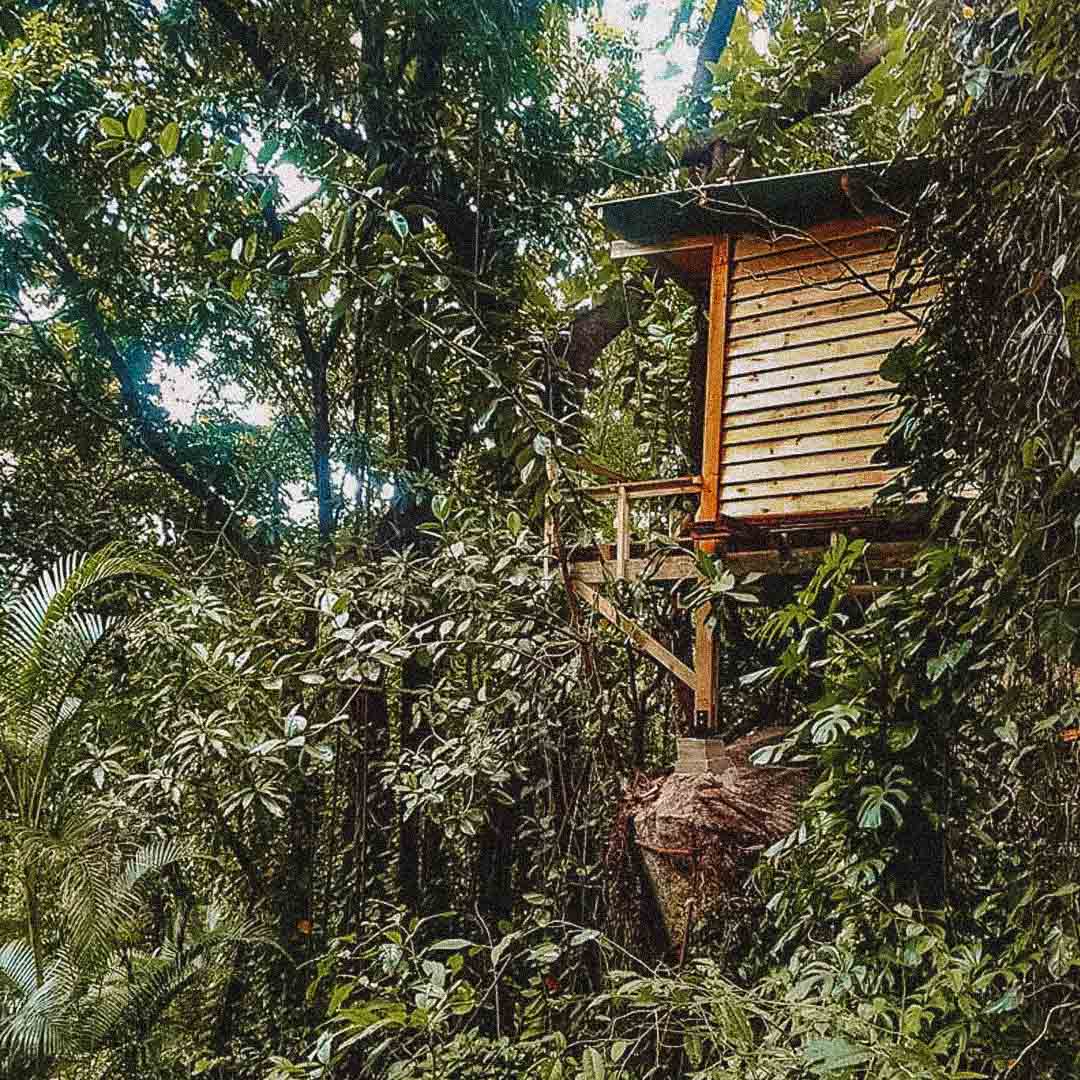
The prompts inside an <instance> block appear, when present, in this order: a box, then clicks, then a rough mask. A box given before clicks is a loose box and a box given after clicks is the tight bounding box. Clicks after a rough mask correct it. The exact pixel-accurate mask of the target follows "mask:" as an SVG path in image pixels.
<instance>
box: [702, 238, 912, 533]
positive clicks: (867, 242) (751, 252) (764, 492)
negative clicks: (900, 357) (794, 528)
mask: <svg viewBox="0 0 1080 1080" xmlns="http://www.w3.org/2000/svg"><path fill="white" fill-rule="evenodd" d="M811 237H812V238H811ZM811 237H806V236H803V237H788V238H784V239H780V240H777V241H776V242H769V241H767V240H762V239H759V238H756V237H739V238H738V239H736V240H735V242H734V245H733V248H732V250H731V254H730V262H727V260H723V261H724V262H727V265H726V267H725V268H724V269H725V270H726V273H724V278H725V279H726V280H725V284H726V295H725V296H724V297H723V298H722V299H721V302H720V304H719V305H717V303H716V300H717V297H716V289H715V288H714V289H713V305H714V306H713V318H714V320H715V316H716V315H717V314H719V315H720V316H721V320H722V324H721V325H722V329H721V326H720V325H718V326H717V327H716V328H715V329H714V330H713V332H712V334H711V340H710V344H711V345H712V344H714V343H715V344H716V345H719V346H720V347H721V348H722V350H723V352H722V357H723V358H722V360H720V362H719V363H717V359H719V358H713V357H710V368H711V369H715V368H719V369H720V371H722V373H723V374H722V380H723V402H722V407H721V408H720V410H719V413H720V416H721V417H722V425H720V431H719V433H718V434H719V447H718V449H714V450H713V456H715V457H718V458H719V468H718V475H717V478H716V502H715V503H714V504H713V505H715V507H716V510H717V512H718V513H719V514H723V515H726V516H731V517H757V516H762V515H769V514H793V513H801V512H804V511H805V512H813V511H821V510H849V509H856V508H860V507H865V506H869V505H870V503H871V502H872V500H873V497H874V494H875V492H876V491H877V489H878V488H879V487H880V486H881V485H882V484H883V483H884V482H885V481H886V480H887V479H888V478H889V475H890V473H889V472H888V471H887V470H884V469H881V468H880V467H877V466H875V465H873V464H871V461H870V459H871V456H872V455H873V453H874V451H875V450H876V449H877V448H878V447H879V446H880V445H881V443H882V442H883V440H884V435H885V431H886V428H887V426H888V424H889V422H890V421H891V420H892V419H893V418H894V417H895V415H896V409H895V406H894V401H893V396H892V392H891V386H890V384H889V383H886V382H885V381H884V380H883V379H881V377H880V376H879V375H878V369H879V367H880V365H881V361H882V359H883V358H884V356H885V354H886V353H888V351H889V350H890V349H891V348H892V347H893V346H894V345H895V344H897V343H898V342H899V341H902V340H904V339H906V338H912V337H914V336H916V334H917V333H918V320H919V318H920V316H921V314H922V312H923V310H924V309H925V307H926V305H927V303H928V302H929V300H930V299H931V292H932V290H930V289H923V290H921V291H920V292H918V293H916V294H915V295H914V296H913V297H912V299H911V301H910V302H909V303H908V304H907V305H906V306H905V308H904V310H902V311H895V310H893V311H890V310H889V305H890V297H889V274H890V271H891V268H892V264H893V259H894V256H895V252H894V238H895V234H894V232H893V230H891V229H890V228H889V227H888V226H887V224H885V223H884V222H882V221H868V220H866V219H862V220H859V221H854V222H827V223H825V224H824V225H821V226H817V227H815V229H814V230H812V233H811ZM721 243H724V242H723V241H721V242H720V243H718V244H717V247H718V248H719V247H720V245H721ZM725 254H726V252H725ZM718 261H721V260H716V261H714V268H715V267H716V262H718ZM721 320H716V321H717V322H718V323H721ZM710 351H711V350H710ZM711 373H712V371H710V374H711ZM710 389H713V387H710ZM708 428H709V425H708V424H707V425H706V430H707V432H708V434H707V436H706V437H707V438H708V439H710V442H711V439H712V438H715V437H716V435H714V434H713V433H712V432H709V431H708ZM714 431H715V427H714ZM712 445H713V446H714V447H715V445H716V444H715V443H713V444H712ZM709 449H710V443H709V442H707V443H706V447H705V450H706V453H705V458H706V460H707V459H708V458H709V457H710V454H709V452H708V451H709ZM706 483H708V475H707V474H706ZM703 501H704V500H703ZM709 509H711V507H710V508H709ZM702 510H703V512H704V511H705V510H706V507H705V506H704V505H703V507H702ZM710 516H713V515H710ZM704 517H705V514H704V513H703V514H702V518H704Z"/></svg>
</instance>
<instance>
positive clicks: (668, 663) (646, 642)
mask: <svg viewBox="0 0 1080 1080" xmlns="http://www.w3.org/2000/svg"><path fill="white" fill-rule="evenodd" d="M572 585H573V589H574V592H576V593H577V594H578V596H580V597H581V598H582V600H584V601H585V603H587V604H588V605H589V606H590V607H591V608H593V610H594V611H596V612H598V613H599V614H600V615H603V617H604V618H605V619H607V621H608V622H610V623H611V624H612V625H613V626H615V627H616V628H617V629H619V630H621V631H622V632H623V633H624V634H626V636H627V637H628V638H629V639H630V640H631V641H632V642H633V643H634V644H635V645H637V646H638V648H640V649H641V650H642V651H643V652H645V653H647V654H648V655H649V656H651V657H652V658H653V659H654V660H655V661H656V662H657V663H658V664H660V665H661V666H662V667H664V668H666V669H667V670H668V671H670V672H671V674H672V675H674V676H675V677H676V678H677V679H681V680H682V682H684V683H685V684H686V685H687V686H689V687H690V688H691V689H693V688H694V686H695V684H696V679H695V676H694V670H693V668H691V667H689V666H688V665H687V664H684V663H683V662H682V661H681V660H680V659H679V658H678V657H677V656H676V655H675V654H674V653H673V652H672V651H671V650H670V649H667V648H665V647H664V646H663V645H661V644H660V642H659V641H657V640H656V638H654V637H653V636H652V635H651V634H649V633H648V632H647V631H646V630H644V629H642V628H641V627H640V626H638V624H637V623H636V622H634V620H633V619H631V618H630V617H629V616H628V615H624V614H623V613H622V612H621V611H620V610H619V609H618V608H617V607H616V606H615V605H614V604H613V603H612V602H611V601H610V600H608V599H607V598H606V597H603V596H601V595H600V594H599V593H598V592H597V591H596V590H595V589H594V588H592V586H591V585H586V584H585V583H584V582H583V581H578V580H576V579H575V580H574V581H573V582H572Z"/></svg>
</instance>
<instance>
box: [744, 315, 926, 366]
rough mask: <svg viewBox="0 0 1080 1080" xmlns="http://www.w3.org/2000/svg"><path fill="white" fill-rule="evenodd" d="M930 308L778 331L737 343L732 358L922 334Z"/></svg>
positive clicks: (865, 316) (864, 316) (862, 316)
mask: <svg viewBox="0 0 1080 1080" xmlns="http://www.w3.org/2000/svg"><path fill="white" fill-rule="evenodd" d="M926 306H927V305H926V304H915V305H912V306H910V307H906V308H904V310H903V311H885V312H881V314H877V315H860V316H856V317H855V318H853V319H843V320H835V321H833V322H829V323H817V324H812V325H809V326H794V327H792V328H791V329H790V330H778V331H776V332H774V333H771V334H760V335H758V336H756V337H752V338H745V339H744V340H742V341H738V342H733V343H732V345H731V347H730V349H729V350H728V355H729V356H730V357H736V356H753V355H755V354H760V353H770V352H775V351H776V350H778V349H798V348H800V347H801V346H805V345H817V344H823V343H825V342H829V341H843V340H845V339H847V338H856V337H872V336H873V335H874V334H877V333H880V332H882V331H883V330H897V329H904V328H907V329H908V330H909V332H910V333H911V334H913V335H914V334H918V333H919V324H918V322H917V321H916V320H917V319H918V318H919V314H920V312H921V311H923V310H924V309H925V308H926Z"/></svg>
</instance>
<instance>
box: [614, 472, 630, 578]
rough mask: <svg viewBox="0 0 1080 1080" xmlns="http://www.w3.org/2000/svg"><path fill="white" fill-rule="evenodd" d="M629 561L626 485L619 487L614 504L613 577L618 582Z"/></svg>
mask: <svg viewBox="0 0 1080 1080" xmlns="http://www.w3.org/2000/svg"><path fill="white" fill-rule="evenodd" d="M629 561H630V497H629V495H627V493H626V485H625V484H620V485H619V494H618V501H617V502H616V504H615V576H616V577H617V578H618V579H619V580H620V581H622V580H624V579H625V577H626V564H627V563H628V562H629Z"/></svg>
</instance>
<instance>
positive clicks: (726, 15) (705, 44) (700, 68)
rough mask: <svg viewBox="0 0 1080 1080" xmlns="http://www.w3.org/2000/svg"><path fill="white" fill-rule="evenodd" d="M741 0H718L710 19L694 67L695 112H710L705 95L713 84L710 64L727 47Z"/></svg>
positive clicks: (692, 93) (692, 89)
mask: <svg viewBox="0 0 1080 1080" xmlns="http://www.w3.org/2000/svg"><path fill="white" fill-rule="evenodd" d="M739 2H740V0H717V4H716V7H715V8H714V9H713V14H712V18H711V19H710V20H709V26H708V28H707V29H706V31H705V37H704V38H703V39H702V42H701V48H700V50H699V51H698V58H697V64H696V65H695V67H694V81H693V82H692V83H691V84H690V94H691V96H692V98H693V105H692V110H693V113H694V114H699V113H701V112H704V113H706V114H708V105H707V103H706V102H705V96H706V95H707V94H708V93H709V90H710V89H711V88H712V84H713V77H712V72H711V71H710V70H709V65H710V64H715V63H716V61H717V60H719V59H720V56H721V54H722V53H723V51H724V49H725V48H727V41H728V37H729V35H730V34H731V28H732V26H734V25H735V15H736V14H737V13H738V10H739Z"/></svg>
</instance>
